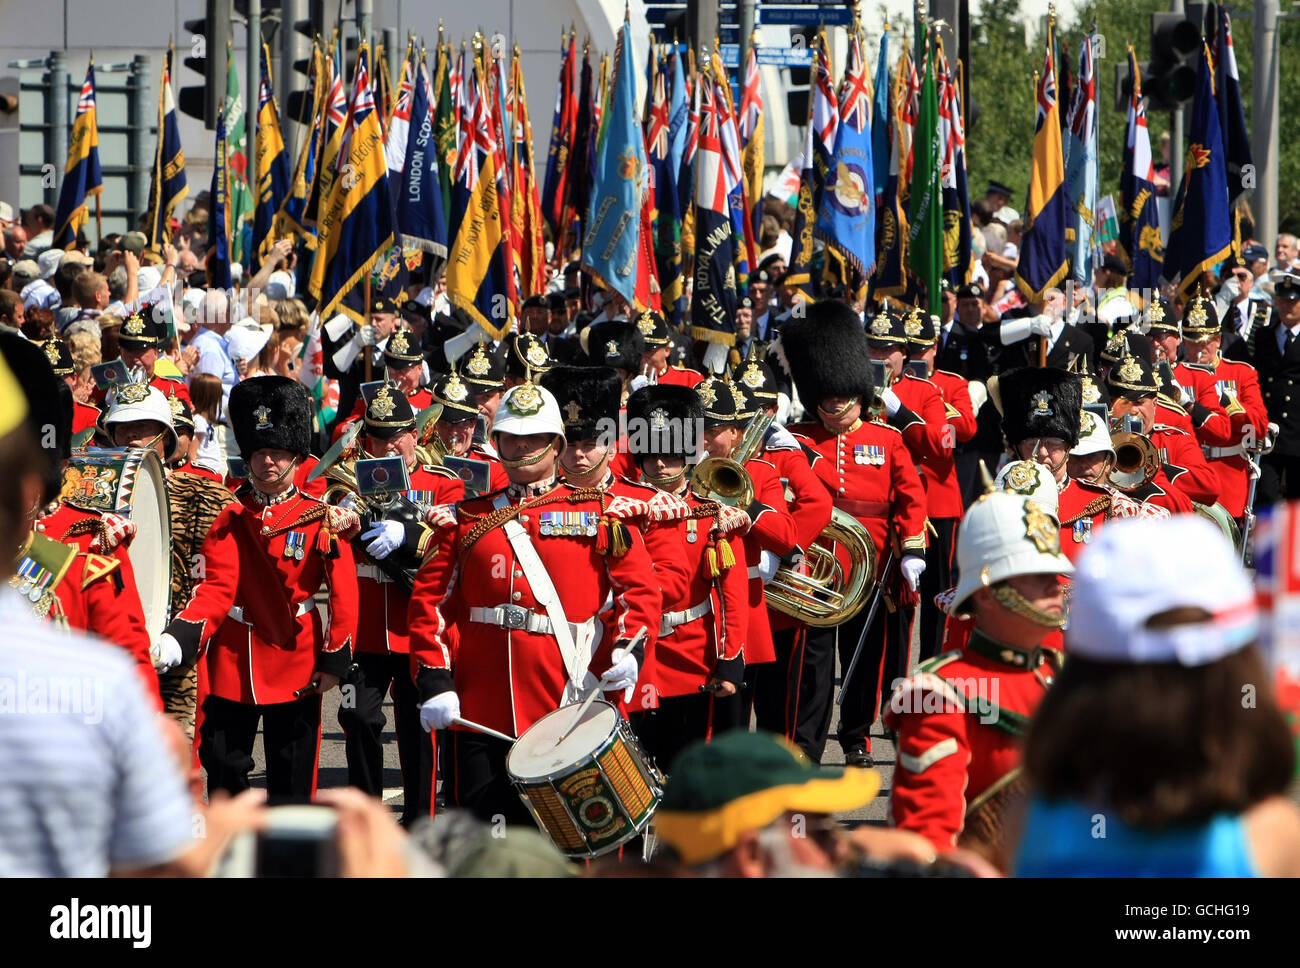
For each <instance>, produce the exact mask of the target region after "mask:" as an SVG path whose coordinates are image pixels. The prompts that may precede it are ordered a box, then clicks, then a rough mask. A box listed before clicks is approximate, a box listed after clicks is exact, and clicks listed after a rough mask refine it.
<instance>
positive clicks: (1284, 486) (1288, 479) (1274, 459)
mask: <svg viewBox="0 0 1300 968" xmlns="http://www.w3.org/2000/svg"><path fill="white" fill-rule="evenodd" d="M1259 472H1260V473H1259V484H1258V485H1256V488H1255V507H1256V508H1266V507H1268V506H1269V505H1270V504H1276V503H1277V502H1278V501H1294V500H1296V499H1297V498H1300V455H1291V454H1277V453H1273V454H1265V455H1264V456H1263V457H1261V458H1260V460H1259Z"/></svg>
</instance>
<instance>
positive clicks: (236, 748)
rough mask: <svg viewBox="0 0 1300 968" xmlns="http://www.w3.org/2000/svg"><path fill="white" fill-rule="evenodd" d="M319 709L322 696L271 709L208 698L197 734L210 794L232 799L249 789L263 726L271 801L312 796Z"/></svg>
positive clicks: (215, 697) (267, 781)
mask: <svg viewBox="0 0 1300 968" xmlns="http://www.w3.org/2000/svg"><path fill="white" fill-rule="evenodd" d="M320 707H321V697H320V696H319V695H311V696H304V697H303V698H302V699H297V700H295V701H293V702H281V703H271V704H268V705H252V704H250V703H242V702H233V701H231V700H229V699H221V698H219V697H217V696H208V697H207V698H206V699H205V700H203V726H202V728H201V729H200V731H199V733H200V736H201V737H202V743H201V744H200V746H199V762H200V763H202V764H203V768H204V769H205V770H207V771H208V795H209V796H211V795H212V794H213V793H214V792H215V791H217V790H225V791H226V792H227V793H230V794H232V795H233V794H236V793H242V792H243V791H244V790H247V789H248V788H249V786H250V785H251V784H250V783H249V782H248V774H249V773H250V772H252V769H253V741H254V739H256V737H257V724H258V722H259V721H260V722H261V724H262V747H263V749H264V750H265V751H266V789H267V794H268V796H269V799H270V800H271V802H275V801H276V800H303V799H306V798H308V797H310V796H311V795H312V794H313V793H314V792H315V788H316V763H317V759H318V757H319V753H320Z"/></svg>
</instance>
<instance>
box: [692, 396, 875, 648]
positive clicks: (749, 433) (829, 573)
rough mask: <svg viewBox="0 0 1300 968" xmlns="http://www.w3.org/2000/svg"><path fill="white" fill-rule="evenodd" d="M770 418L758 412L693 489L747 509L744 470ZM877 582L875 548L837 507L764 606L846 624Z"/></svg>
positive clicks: (698, 471)
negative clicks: (844, 561)
mask: <svg viewBox="0 0 1300 968" xmlns="http://www.w3.org/2000/svg"><path fill="white" fill-rule="evenodd" d="M773 419H775V418H774V417H773V415H771V414H767V413H764V412H762V411H759V412H758V413H757V414H755V415H754V417H753V418H752V419H751V420H750V421H749V423H748V424H747V425H746V426H745V430H744V432H743V433H742V434H741V436H740V440H738V441H737V442H736V446H735V447H733V448H732V451H731V456H730V457H707V458H705V459H704V460H702V461H700V463H699V464H698V465H696V467H695V470H694V471H693V472H692V473H691V490H692V491H693V492H694V493H696V494H697V495H700V496H701V497H704V498H705V499H706V500H709V501H717V502H719V503H721V504H729V505H731V506H732V507H739V508H747V507H749V505H750V504H751V503H753V500H754V482H753V480H752V479H751V478H750V476H749V473H748V472H747V471H746V470H745V468H744V464H745V462H746V461H747V460H749V459H750V458H751V457H752V456H754V454H755V453H757V451H758V448H759V447H760V446H761V445H762V443H763V441H764V439H765V438H766V437H767V431H768V428H769V427H771V426H772V421H773ZM836 545H843V546H844V548H845V550H846V551H847V552H848V557H849V568H848V574H847V575H846V574H845V573H844V568H843V566H842V565H841V564H840V562H839V559H838V558H837V557H836V554H835V552H836ZM875 583H876V545H875V542H873V541H872V540H871V535H870V534H868V533H867V529H866V528H864V527H863V526H862V525H860V524H859V523H858V522H857V519H856V518H854V517H853V515H851V514H849V513H848V512H847V511H841V510H840V509H839V508H836V509H835V510H833V511H832V512H831V523H830V524H828V525H827V526H826V528H825V529H824V530H823V531H822V533H821V534H819V535H818V536H817V540H815V541H814V542H813V543H812V545H811V546H810V547H809V548H807V549H805V551H804V567H803V568H802V569H795V568H791V567H790V566H788V565H782V566H781V567H780V568H778V569H777V570H776V573H775V574H774V575H773V576H772V578H771V580H770V581H768V583H767V584H766V586H764V590H763V593H764V597H765V599H766V601H767V604H768V605H770V606H771V607H772V608H774V609H776V610H777V611H778V612H782V613H784V614H786V615H790V616H792V617H794V618H797V619H799V620H800V621H801V622H805V623H806V624H808V625H812V626H815V627H817V628H828V627H830V626H833V625H839V624H841V623H843V622H846V621H848V620H849V619H851V618H852V617H853V616H854V615H857V614H858V612H860V611H862V608H863V606H864V605H866V603H867V600H868V599H869V598H870V597H871V589H872V586H874V585H875Z"/></svg>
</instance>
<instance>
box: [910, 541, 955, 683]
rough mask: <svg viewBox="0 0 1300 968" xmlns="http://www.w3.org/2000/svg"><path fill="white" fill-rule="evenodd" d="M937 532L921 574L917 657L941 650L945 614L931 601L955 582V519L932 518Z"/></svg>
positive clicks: (933, 653)
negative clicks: (919, 633)
mask: <svg viewBox="0 0 1300 968" xmlns="http://www.w3.org/2000/svg"><path fill="white" fill-rule="evenodd" d="M930 523H931V524H932V525H933V526H934V530H935V532H936V534H934V535H932V536H931V539H930V547H929V548H928V549H927V550H926V553H925V571H924V572H922V573H921V590H920V595H921V603H920V604H919V605H918V606H917V613H918V615H919V617H920V621H921V639H920V643H921V654H920V659H921V661H922V662H924V661H925V660H926V659H932V658H934V657H935V656H936V655H938V654H939V652H940V651H941V650H942V649H943V627H944V622H945V620H946V619H947V616H946V615H945V614H944V613H943V612H941V611H940V610H939V607H938V606H937V605H935V604H934V596H935V595H937V594H939V593H940V592H942V591H946V590H947V589H949V588H951V587H952V586H953V585H955V584H956V583H957V565H956V556H955V555H954V547H955V546H956V544H957V537H956V536H957V520H956V518H932V519H931V520H930Z"/></svg>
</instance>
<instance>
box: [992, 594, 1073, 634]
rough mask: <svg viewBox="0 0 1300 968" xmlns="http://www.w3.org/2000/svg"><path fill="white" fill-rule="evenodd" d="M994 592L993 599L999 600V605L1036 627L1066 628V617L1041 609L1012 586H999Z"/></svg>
mask: <svg viewBox="0 0 1300 968" xmlns="http://www.w3.org/2000/svg"><path fill="white" fill-rule="evenodd" d="M992 592H993V597H994V598H995V599H997V603H998V604H999V605H1001V606H1002V607H1003V608H1005V609H1006V610H1007V611H1008V612H1011V613H1012V614H1014V615H1019V616H1020V617H1021V618H1025V619H1028V620H1029V621H1031V622H1033V623H1034V624H1035V625H1042V626H1044V627H1045V628H1049V629H1059V628H1064V627H1065V621H1066V620H1065V616H1064V615H1053V614H1052V613H1051V612H1048V611H1045V610H1044V609H1041V608H1039V607H1038V606H1037V605H1035V604H1034V603H1033V602H1031V601H1030V600H1029V599H1027V598H1025V596H1024V595H1021V594H1020V592H1018V591H1016V590H1015V589H1014V588H1012V587H1011V586H1010V585H998V586H997V587H996V588H993V589H992Z"/></svg>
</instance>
